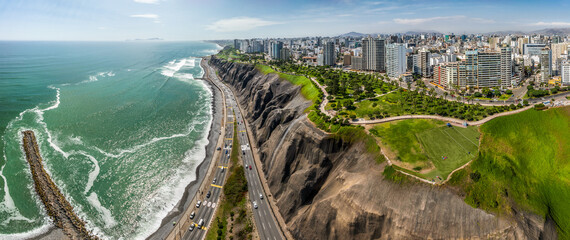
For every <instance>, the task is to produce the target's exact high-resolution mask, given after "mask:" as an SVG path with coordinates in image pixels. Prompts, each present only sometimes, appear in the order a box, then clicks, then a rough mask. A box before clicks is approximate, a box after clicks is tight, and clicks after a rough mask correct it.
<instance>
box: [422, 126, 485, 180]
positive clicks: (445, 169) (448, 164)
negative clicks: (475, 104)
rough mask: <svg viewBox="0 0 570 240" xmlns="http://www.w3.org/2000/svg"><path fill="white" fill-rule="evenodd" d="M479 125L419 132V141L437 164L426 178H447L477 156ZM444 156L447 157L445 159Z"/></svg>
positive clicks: (443, 127)
mask: <svg viewBox="0 0 570 240" xmlns="http://www.w3.org/2000/svg"><path fill="white" fill-rule="evenodd" d="M478 138H479V132H478V131H477V127H475V126H469V127H467V128H462V127H455V126H454V127H446V126H442V127H438V128H434V129H431V130H428V131H425V132H421V133H418V139H419V142H420V143H421V144H422V146H423V148H424V149H425V152H426V154H427V155H428V157H429V159H430V160H431V161H432V163H433V165H434V166H435V168H436V169H435V170H433V171H431V172H429V173H426V174H425V176H426V178H428V179H430V178H434V177H435V176H440V177H442V178H444V179H445V178H447V175H449V173H451V172H452V171H453V170H455V169H457V168H458V167H460V166H462V165H463V164H465V163H467V162H469V161H470V160H471V159H473V158H475V156H477V150H478V145H479V140H478ZM442 157H446V158H445V159H443V158H442Z"/></svg>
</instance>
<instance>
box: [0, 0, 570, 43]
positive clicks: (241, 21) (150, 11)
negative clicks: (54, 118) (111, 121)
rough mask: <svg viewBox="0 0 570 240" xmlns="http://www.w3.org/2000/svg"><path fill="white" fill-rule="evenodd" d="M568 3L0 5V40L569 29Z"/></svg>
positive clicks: (107, 0)
mask: <svg viewBox="0 0 570 240" xmlns="http://www.w3.org/2000/svg"><path fill="white" fill-rule="evenodd" d="M568 7H570V2H565V1H549V2H547V3H543V2H534V1H502V2H496V1H486V0H484V1H461V2H457V1H449V0H439V1H357V0H355V1H352V0H344V1H341V0H335V1H322V0H318V1H299V0H294V1H275V0H270V1H259V0H252V1H240V2H236V1H229V0H213V1H208V2H202V1H196V0H191V1H183V0H128V1H120V2H117V1H111V0H103V1H64V0H56V1H49V0H31V1H27V2H20V1H6V0H3V1H0V28H2V29H3V31H2V32H1V33H0V40H26V41H125V40H132V39H147V38H161V39H164V40H166V41H189V40H207V39H233V38H267V37H285V38H290V37H307V36H337V35H340V34H344V33H348V32H359V33H367V34H370V33H396V32H400V33H403V32H407V31H427V30H429V31H438V32H441V33H455V34H464V33H466V34H471V33H487V32H495V31H525V32H527V31H533V30H539V29H544V28H564V27H570V16H566V15H565V10H566V9H568Z"/></svg>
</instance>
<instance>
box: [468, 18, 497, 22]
mask: <svg viewBox="0 0 570 240" xmlns="http://www.w3.org/2000/svg"><path fill="white" fill-rule="evenodd" d="M471 21H473V22H477V23H495V20H493V19H485V18H471Z"/></svg>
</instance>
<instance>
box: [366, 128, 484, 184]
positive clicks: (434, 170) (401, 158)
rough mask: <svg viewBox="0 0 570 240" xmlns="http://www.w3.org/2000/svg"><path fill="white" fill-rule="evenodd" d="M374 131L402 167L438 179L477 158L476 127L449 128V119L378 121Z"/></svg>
mask: <svg viewBox="0 0 570 240" xmlns="http://www.w3.org/2000/svg"><path fill="white" fill-rule="evenodd" d="M370 133H372V134H373V135H375V136H377V137H379V139H380V141H381V142H382V143H383V145H384V147H385V148H386V150H388V151H389V152H391V153H393V154H394V155H395V159H393V162H394V163H395V164H397V165H398V166H399V167H402V168H405V169H407V170H410V171H406V172H409V173H412V174H414V175H416V176H419V177H422V178H425V179H428V180H434V181H436V182H440V181H442V180H443V179H446V178H447V176H448V175H449V174H450V173H451V172H452V171H453V170H455V169H457V168H459V167H461V166H463V165H464V164H465V163H467V162H469V161H470V160H472V159H474V158H475V157H476V156H477V155H476V154H477V150H478V143H479V132H478V131H477V127H476V126H469V127H467V128H463V127H457V126H453V127H448V126H446V125H445V122H442V121H437V120H428V119H408V120H401V121H395V122H390V123H382V124H377V125H375V126H374V127H373V128H372V129H370ZM411 170H414V171H411ZM438 177H440V178H441V179H439V178H438Z"/></svg>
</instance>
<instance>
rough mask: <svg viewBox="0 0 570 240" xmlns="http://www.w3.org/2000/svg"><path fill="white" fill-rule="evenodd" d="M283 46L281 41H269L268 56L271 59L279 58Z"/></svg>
mask: <svg viewBox="0 0 570 240" xmlns="http://www.w3.org/2000/svg"><path fill="white" fill-rule="evenodd" d="M282 48H283V43H282V42H271V44H270V49H269V56H270V57H271V58H272V59H281V49H282Z"/></svg>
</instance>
